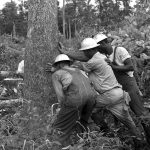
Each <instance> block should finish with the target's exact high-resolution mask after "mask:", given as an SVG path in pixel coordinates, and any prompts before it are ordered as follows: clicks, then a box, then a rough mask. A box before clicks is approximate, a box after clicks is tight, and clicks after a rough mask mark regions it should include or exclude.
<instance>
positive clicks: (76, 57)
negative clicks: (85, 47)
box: [59, 44, 89, 62]
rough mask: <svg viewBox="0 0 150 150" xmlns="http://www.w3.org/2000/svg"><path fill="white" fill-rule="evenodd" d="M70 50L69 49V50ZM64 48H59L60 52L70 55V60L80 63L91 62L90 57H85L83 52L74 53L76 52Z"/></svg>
mask: <svg viewBox="0 0 150 150" xmlns="http://www.w3.org/2000/svg"><path fill="white" fill-rule="evenodd" d="M68 49H69V48H68ZM68 49H67V48H65V47H64V46H62V44H61V46H59V52H60V53H63V54H66V55H68V56H69V57H70V58H72V59H74V60H78V61H83V62H86V61H88V60H89V58H88V57H86V56H85V55H84V52H83V51H74V50H68Z"/></svg>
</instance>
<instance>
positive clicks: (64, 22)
mask: <svg viewBox="0 0 150 150" xmlns="http://www.w3.org/2000/svg"><path fill="white" fill-rule="evenodd" d="M65 27H66V21H65V0H63V35H64V36H66V32H65V30H66V28H65Z"/></svg>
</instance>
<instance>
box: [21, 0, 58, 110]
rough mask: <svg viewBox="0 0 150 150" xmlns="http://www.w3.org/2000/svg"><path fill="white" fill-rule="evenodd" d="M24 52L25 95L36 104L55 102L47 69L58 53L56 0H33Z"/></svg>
mask: <svg viewBox="0 0 150 150" xmlns="http://www.w3.org/2000/svg"><path fill="white" fill-rule="evenodd" d="M27 37H28V40H27V43H26V54H25V79H24V80H25V89H24V91H25V98H26V99H27V100H32V101H35V104H36V106H41V107H44V108H45V107H47V106H50V104H52V103H53V102H54V91H53V89H52V84H51V74H50V73H46V72H45V67H46V64H47V63H48V62H52V60H53V59H54V56H56V53H57V1H56V0H40V1H39V0H30V1H29V15H28V34H27Z"/></svg>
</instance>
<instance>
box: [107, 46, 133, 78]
mask: <svg viewBox="0 0 150 150" xmlns="http://www.w3.org/2000/svg"><path fill="white" fill-rule="evenodd" d="M114 50H115V47H113V53H112V54H111V55H110V56H109V59H110V61H112V62H113V60H114ZM128 58H131V55H130V54H129V53H128V51H127V50H126V49H125V48H124V47H117V49H116V54H115V63H116V64H117V65H118V66H124V61H125V60H126V59H128ZM127 74H128V75H129V76H130V77H133V71H128V72H127Z"/></svg>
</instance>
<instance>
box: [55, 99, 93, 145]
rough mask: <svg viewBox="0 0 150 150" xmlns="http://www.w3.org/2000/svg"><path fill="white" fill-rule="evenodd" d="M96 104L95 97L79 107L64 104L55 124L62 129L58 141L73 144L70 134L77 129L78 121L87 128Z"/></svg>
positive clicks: (58, 128)
mask: <svg viewBox="0 0 150 150" xmlns="http://www.w3.org/2000/svg"><path fill="white" fill-rule="evenodd" d="M94 105H95V99H94V97H93V98H90V99H89V100H87V102H86V103H85V104H83V105H80V106H79V107H75V106H72V105H70V104H69V105H68V104H65V103H64V104H63V105H62V106H61V109H60V111H59V114H58V115H57V118H56V120H55V122H54V124H53V127H54V128H55V129H57V130H58V131H60V133H61V134H60V135H59V136H58V141H59V142H60V143H61V144H62V145H63V146H67V145H70V144H71V142H72V141H71V139H70V136H71V134H72V133H73V132H74V131H75V130H76V125H77V122H79V123H81V125H82V126H83V127H84V128H85V129H87V124H88V119H89V117H90V116H91V113H92V110H93V108H94Z"/></svg>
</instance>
